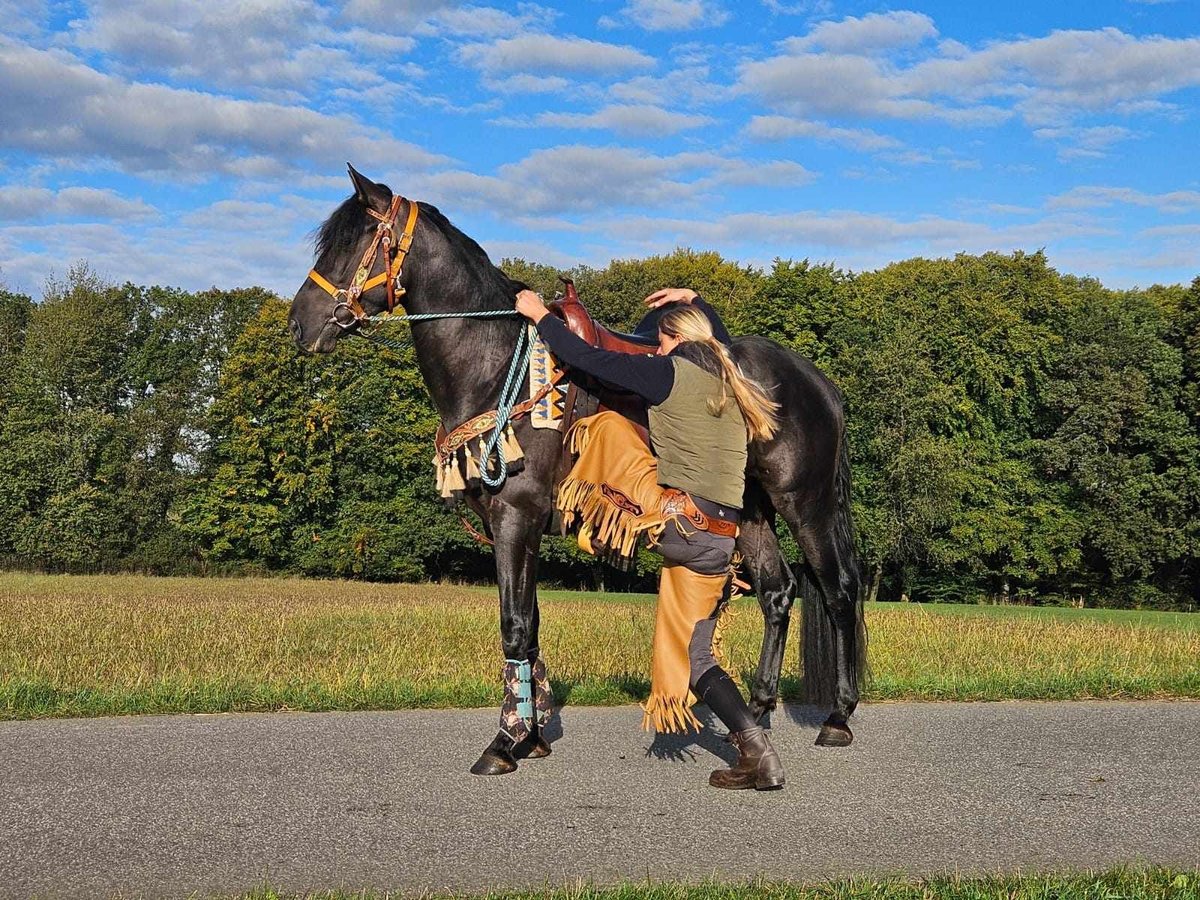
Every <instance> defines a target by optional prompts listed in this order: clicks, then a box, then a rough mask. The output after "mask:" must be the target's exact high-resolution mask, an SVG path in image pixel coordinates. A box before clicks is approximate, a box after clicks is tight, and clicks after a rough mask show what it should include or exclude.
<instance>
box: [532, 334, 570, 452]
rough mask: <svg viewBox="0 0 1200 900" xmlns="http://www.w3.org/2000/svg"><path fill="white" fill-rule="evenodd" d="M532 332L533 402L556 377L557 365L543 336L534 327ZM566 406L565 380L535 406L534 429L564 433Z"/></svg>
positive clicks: (533, 415) (533, 412) (533, 413)
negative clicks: (550, 429) (548, 429)
mask: <svg viewBox="0 0 1200 900" xmlns="http://www.w3.org/2000/svg"><path fill="white" fill-rule="evenodd" d="M530 330H531V331H532V332H533V348H532V350H531V351H530V354H529V398H530V399H531V400H532V399H533V398H534V397H536V396H537V395H538V392H539V391H541V390H542V388H544V387H545V386H546V385H547V384H548V383H549V382H550V379H551V378H552V377H554V372H555V369H556V363H555V359H554V354H552V353H551V352H550V348H549V347H547V346H546V342H545V341H543V340H542V336H541V335H540V334H538V333H537V331H536V330H535V329H533V327H532V326H530ZM566 405H567V382H566V381H565V380H563V381H562V382H560V383H559V384H556V385H555V386H554V387H552V388H550V390H549V391H547V392H546V396H544V397H543V398H542V399H541V400H539V401H538V402H537V403H536V404H535V405H534V407H533V410H532V411H531V412H530V413H529V421H530V423H531V424H532V425H533V427H534V428H553V429H555V430H556V431H562V427H563V421H564V420H565V418H566Z"/></svg>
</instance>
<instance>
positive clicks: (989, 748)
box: [0, 702, 1200, 898]
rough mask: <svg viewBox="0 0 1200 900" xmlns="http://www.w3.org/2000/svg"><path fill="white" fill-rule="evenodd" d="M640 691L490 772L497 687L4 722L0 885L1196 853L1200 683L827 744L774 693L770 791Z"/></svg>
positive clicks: (1030, 865)
mask: <svg viewBox="0 0 1200 900" xmlns="http://www.w3.org/2000/svg"><path fill="white" fill-rule="evenodd" d="M639 717H640V713H639V712H638V711H637V710H636V709H634V708H630V707H624V708H617V709H585V708H574V707H568V708H567V709H566V710H565V711H564V712H563V714H562V718H561V721H560V723H559V725H558V727H557V729H556V730H557V731H558V734H559V737H558V738H557V740H556V741H555V743H554V753H553V755H552V756H550V757H549V758H547V759H544V760H537V761H527V762H525V763H523V764H522V765H521V768H520V770H519V771H518V772H516V773H514V774H511V775H506V776H502V777H498V778H476V777H472V776H471V775H469V774H467V769H468V767H469V766H470V764H471V763H472V762H473V761H474V759H475V757H476V755H477V753H478V751H479V750H480V749H482V746H483V744H484V743H485V742H486V739H487V738H489V737H490V735H491V734H493V733H494V727H495V720H496V713H495V712H494V711H493V710H466V711H419V712H395V713H321V714H304V713H282V714H273V715H219V716H153V717H140V718H120V719H92V720H64V721H45V722H8V723H0V896H4V897H28V896H31V895H37V896H43V897H57V896H63V897H89V898H93V897H100V896H113V895H117V894H120V895H122V896H125V897H139V896H147V897H159V896H180V895H187V894H190V893H192V892H197V893H198V894H200V895H205V894H213V893H220V894H236V893H238V892H241V891H246V890H249V889H252V888H253V887H255V886H259V885H262V884H263V883H269V884H271V885H272V886H275V887H277V888H281V889H285V890H291V891H302V890H307V889H329V888H344V889H347V890H350V889H359V888H364V887H371V888H377V889H402V890H406V891H412V892H420V891H435V890H454V891H471V892H482V891H485V890H487V889H489V888H491V889H496V888H503V887H518V886H541V885H545V884H549V885H551V886H561V885H562V884H564V883H566V882H574V881H576V880H577V879H580V878H582V879H585V880H591V881H596V882H612V881H618V880H630V879H632V880H642V881H644V880H645V879H646V878H647V877H649V878H651V879H654V880H665V879H683V878H686V879H701V878H706V877H711V876H713V875H717V876H719V877H721V878H724V879H741V878H748V877H753V876H765V877H768V878H781V879H805V880H811V879H815V878H821V877H824V876H830V875H846V874H865V873H885V872H903V873H912V874H928V873H939V872H947V871H958V872H964V873H968V872H969V873H973V872H984V871H1013V870H1018V869H1020V870H1025V871H1032V870H1048V869H1052V870H1060V869H1080V868H1099V867H1108V866H1111V865H1114V864H1119V863H1139V862H1148V863H1159V864H1164V865H1172V866H1186V867H1197V866H1200V703H1117V702H1103V703H978V704H963V703H943V704H881V705H869V706H865V707H863V708H862V709H861V711H860V712H859V714H858V715H857V716H856V717H855V721H854V725H855V732H856V741H855V743H854V745H853V746H852V747H849V748H847V749H841V750H833V749H819V748H816V747H814V746H812V741H813V739H814V737H815V735H816V722H814V721H810V720H809V717H808V711H807V710H805V709H804V708H802V707H795V708H789V709H787V710H786V711H782V712H777V713H776V714H775V722H774V731H773V734H774V739H775V743H776V745H777V746H778V747H779V749H780V751H781V754H782V757H783V760H784V765H785V766H786V768H787V776H788V783H787V787H786V789H785V790H783V791H781V792H777V793H769V794H756V793H754V792H730V793H727V792H719V791H716V790H713V789H711V788H709V787H708V785H707V775H708V772H709V770H710V769H712V768H713V767H714V766H716V765H720V764H722V763H721V757H723V756H724V757H727V758H732V757H731V751H730V749H729V747H728V745H726V744H725V743H724V742H723V741H721V740H720V739H719V737H717V736H716V735H715V734H713V733H712V732H706V733H705V735H704V736H702V737H701V738H700V739H699V740H698V742H693V741H687V740H679V739H673V740H663V739H662V738H659V739H657V740H656V741H652V739H651V737H650V736H649V735H646V734H643V733H642V732H640V731H639V730H638V725H639ZM553 733H554V732H553V731H552V735H553Z"/></svg>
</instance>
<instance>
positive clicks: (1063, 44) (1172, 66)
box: [904, 28, 1200, 125]
mask: <svg viewBox="0 0 1200 900" xmlns="http://www.w3.org/2000/svg"><path fill="white" fill-rule="evenodd" d="M904 82H905V84H906V87H907V89H908V90H909V91H911V92H913V93H915V94H925V95H932V94H940V95H944V96H948V97H958V98H974V97H982V96H995V97H1006V98H1013V99H1015V101H1016V103H1015V105H1016V108H1017V109H1018V110H1019V111H1020V112H1021V113H1022V114H1023V115H1024V116H1025V118H1026V120H1027V121H1029V122H1030V123H1032V124H1037V125H1054V124H1057V123H1059V122H1062V121H1069V120H1071V119H1074V118H1076V117H1077V116H1078V115H1079V114H1080V113H1082V112H1107V111H1109V110H1111V109H1113V108H1114V107H1117V106H1119V105H1121V104H1138V105H1140V104H1144V103H1145V102H1147V101H1151V102H1155V101H1156V98H1158V97H1161V96H1164V95H1167V94H1170V93H1172V92H1174V91H1176V90H1180V89H1182V88H1185V87H1191V86H1195V85H1198V84H1200V38H1166V37H1158V36H1153V37H1145V38H1139V37H1134V36H1132V35H1128V34H1125V33H1123V32H1121V31H1119V30H1118V29H1116V28H1105V29H1101V30H1098V31H1056V32H1053V33H1052V34H1050V35H1048V36H1047V37H1043V38H1030V39H1025V40H1018V41H1007V42H1000V43H996V44H993V45H990V46H988V47H985V48H984V49H982V50H979V51H976V52H973V53H969V54H966V55H965V56H962V57H960V58H957V59H937V60H931V61H928V62H925V63H922V64H919V65H917V66H914V67H913V68H912V69H910V70H909V71H907V72H906V73H905V74H904Z"/></svg>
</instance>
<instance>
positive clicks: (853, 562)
mask: <svg viewBox="0 0 1200 900" xmlns="http://www.w3.org/2000/svg"><path fill="white" fill-rule="evenodd" d="M796 539H797V542H798V543H799V544H800V548H801V549H802V550H803V551H804V556H805V559H806V561H807V564H808V571H809V572H811V575H812V578H813V580H814V581H815V582H816V584H815V586H814V585H811V584H809V585H804V586H802V589H801V594H802V596H803V598H804V616H805V619H806V620H808V619H811V622H808V621H806V623H805V628H804V631H805V646H804V652H805V657H806V659H805V680H806V682H807V681H808V680H809V672H810V663H811V670H814V672H815V674H814V681H815V690H814V691H813V693H815V695H816V696H815V697H813V702H818V703H820V704H821V705H825V706H829V705H832V706H833V712H831V713H830V714H829V717H828V718H827V719H826V720H825V722H824V724H823V725H822V726H821V731H820V733H819V734H818V735H817V741H816V742H817V744H818V745H820V746H823V747H845V746H847V745H848V744H849V743H850V742H851V741H852V740H853V739H854V734H853V733H852V732H851V730H850V726H849V724H848V721H849V719H850V716H851V714H853V712H854V709H855V707H857V706H858V698H859V681H860V679H861V678H862V675H863V673H864V669H865V667H866V629H865V627H864V625H863V618H862V600H861V596H860V590H859V589H860V578H861V576H860V574H859V569H858V560H857V557H856V556H855V555H854V549H853V547H852V546H846V542H845V541H843V540H839V539H838V534H837V529H836V528H834V527H828V526H825V527H817V526H814V525H811V524H806V525H805V526H804V527H801V528H799V529H797V534H796ZM810 655H812V656H815V657H816V658H815V659H812V660H809V659H808V657H809V656H810ZM830 669H832V670H833V671H832V672H830ZM816 670H820V671H816ZM830 674H832V675H833V678H832V679H831V678H829V675H830Z"/></svg>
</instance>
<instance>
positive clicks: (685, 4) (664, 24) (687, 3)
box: [621, 0, 729, 31]
mask: <svg viewBox="0 0 1200 900" xmlns="http://www.w3.org/2000/svg"><path fill="white" fill-rule="evenodd" d="M621 16H622V17H623V18H625V19H627V20H628V21H631V22H633V23H635V24H636V25H638V26H640V27H642V28H644V29H646V30H647V31H684V30H687V29H691V28H709V27H713V26H716V25H723V24H725V22H727V21H728V20H729V13H728V12H726V11H725V10H724V9H723V8H722V7H721V6H720V5H719V4H718V3H715V2H713V0H629V2H628V3H626V4H625V6H624V7H623V8H622V10H621Z"/></svg>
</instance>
